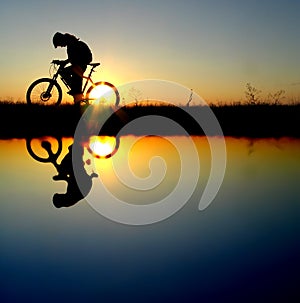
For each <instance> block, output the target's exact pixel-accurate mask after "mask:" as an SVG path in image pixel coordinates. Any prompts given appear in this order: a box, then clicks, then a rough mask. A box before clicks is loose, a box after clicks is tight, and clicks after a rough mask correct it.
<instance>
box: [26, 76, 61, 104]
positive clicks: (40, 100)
mask: <svg viewBox="0 0 300 303" xmlns="http://www.w3.org/2000/svg"><path fill="white" fill-rule="evenodd" d="M61 100H62V90H61V87H60V86H59V84H58V83H57V82H56V81H53V80H52V79H49V78H41V79H38V80H36V81H34V82H33V83H32V84H31V85H30V86H29V88H28V90H27V93H26V101H27V104H44V105H59V104H60V103H61Z"/></svg>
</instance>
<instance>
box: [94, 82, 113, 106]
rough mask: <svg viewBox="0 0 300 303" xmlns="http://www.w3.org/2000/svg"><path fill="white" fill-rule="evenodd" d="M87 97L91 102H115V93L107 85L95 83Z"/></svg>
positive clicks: (110, 103) (111, 103)
mask: <svg viewBox="0 0 300 303" xmlns="http://www.w3.org/2000/svg"><path fill="white" fill-rule="evenodd" d="M89 99H91V100H93V101H92V103H93V104H109V105H114V104H115V103H116V93H115V91H114V90H113V88H111V87H110V86H108V85H105V84H103V85H97V86H95V87H94V88H93V89H92V91H91V92H90V94H89Z"/></svg>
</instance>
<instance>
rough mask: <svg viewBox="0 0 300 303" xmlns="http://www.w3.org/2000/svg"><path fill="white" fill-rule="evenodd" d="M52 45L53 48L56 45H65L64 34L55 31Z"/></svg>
mask: <svg viewBox="0 0 300 303" xmlns="http://www.w3.org/2000/svg"><path fill="white" fill-rule="evenodd" d="M52 42H53V45H54V47H55V48H57V47H58V46H66V45H67V41H66V37H65V35H64V34H62V33H59V32H57V33H55V34H54V36H53V39H52Z"/></svg>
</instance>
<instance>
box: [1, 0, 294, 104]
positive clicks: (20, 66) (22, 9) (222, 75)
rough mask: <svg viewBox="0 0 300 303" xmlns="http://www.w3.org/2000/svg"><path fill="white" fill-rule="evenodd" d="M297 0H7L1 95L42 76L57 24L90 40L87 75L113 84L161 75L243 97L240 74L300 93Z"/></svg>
mask: <svg viewBox="0 0 300 303" xmlns="http://www.w3.org/2000/svg"><path fill="white" fill-rule="evenodd" d="M299 28H300V2H299V1H291V0H288V1H282V0H277V1H270V0H262V1H253V0H252V1H243V0H240V1H238V0H227V1H226V0H223V1H220V0H212V1H206V0H205V1H203V0H198V1H191V0H189V1H176V0H175V1H168V0H167V1H166V0H164V1H157V0H154V1H134V0H129V1H121V0H111V1H91V0H87V1H76V0H74V1H56V0H55V1H51V2H49V1H36V0H31V1H7V2H5V3H1V4H0V39H1V48H0V64H1V70H2V74H1V76H0V80H1V81H0V99H5V98H6V97H9V96H11V97H13V98H14V99H20V100H24V95H25V91H26V88H27V87H28V85H29V84H30V83H31V82H32V81H33V80H35V79H37V78H39V77H42V76H43V77H44V76H48V69H49V63H50V61H51V60H52V59H54V58H55V59H58V58H65V50H64V49H60V50H55V49H54V48H53V46H52V42H51V41H52V36H53V34H54V33H55V32H56V31H61V32H70V33H73V34H74V35H76V36H77V37H79V38H81V39H82V40H83V41H85V42H87V44H88V45H89V46H90V47H91V49H92V51H93V54H94V61H99V62H101V63H102V67H101V69H99V71H98V73H97V74H95V77H96V78H97V77H98V79H99V80H107V81H110V82H113V83H114V84H116V85H120V84H122V83H126V82H129V81H133V80H142V79H149V78H151V79H162V80H170V81H175V82H177V83H179V84H181V85H184V86H186V87H188V88H193V89H194V90H195V91H196V92H197V93H198V94H199V95H201V96H202V97H203V98H204V99H205V100H207V101H209V102H214V101H235V100H242V99H243V98H244V90H245V85H246V83H247V82H250V83H252V84H253V85H254V86H256V87H257V88H258V89H261V90H262V91H263V93H264V94H265V95H267V94H268V93H274V92H275V91H278V90H280V89H284V90H285V91H286V95H287V96H292V97H298V96H299V95H300V93H299V91H300V72H299V71H300V60H299V54H300V37H299V36H300V31H299Z"/></svg>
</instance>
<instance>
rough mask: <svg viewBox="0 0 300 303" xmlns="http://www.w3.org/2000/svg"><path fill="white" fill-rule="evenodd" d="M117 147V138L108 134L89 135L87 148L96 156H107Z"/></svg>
mask: <svg viewBox="0 0 300 303" xmlns="http://www.w3.org/2000/svg"><path fill="white" fill-rule="evenodd" d="M117 149H118V140H117V139H116V138H115V137H110V136H92V137H90V140H89V144H88V150H89V152H90V153H92V154H93V156H94V157H96V158H109V157H111V156H112V155H113V154H114V153H115V152H116V151H117Z"/></svg>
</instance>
